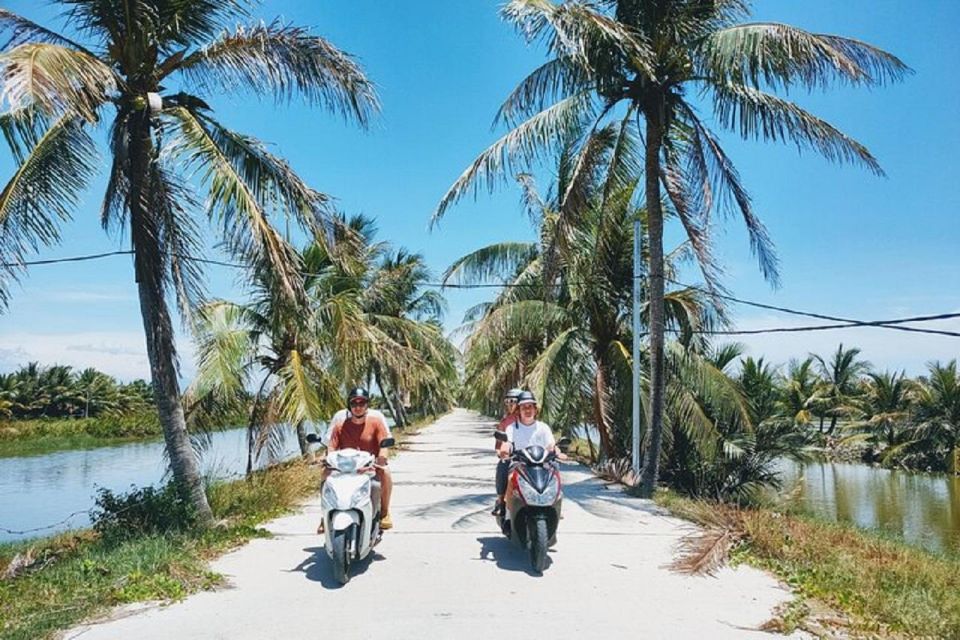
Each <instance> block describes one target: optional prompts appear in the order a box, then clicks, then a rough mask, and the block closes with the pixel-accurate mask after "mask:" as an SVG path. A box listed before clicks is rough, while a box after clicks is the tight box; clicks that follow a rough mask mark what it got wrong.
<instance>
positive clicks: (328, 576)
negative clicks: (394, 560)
mask: <svg viewBox="0 0 960 640" xmlns="http://www.w3.org/2000/svg"><path fill="white" fill-rule="evenodd" d="M303 551H304V552H305V553H309V554H310V555H309V556H308V557H306V558H304V560H303V562H301V563H300V564H298V565H297V566H295V567H294V568H293V569H290V571H291V572H293V571H301V572H303V574H304V575H305V576H306V578H307V580H310V581H312V582H319V583H320V584H322V585H323V587H324V588H326V589H340V588H341V587H343V586H344V585H342V584H340V583H339V582H338V581H337V579H336V578H335V577H333V564H332V563H331V561H330V557H329V556H327V550H326V548H324V547H306V548H305V549H303ZM385 559H386V557H385V556H383V555H380V554H379V553H377V552H376V551H373V552H372V553H371V554H370V555H368V556H367V557H366V558H364V559H363V560H361V561H360V562H355V563H353V564H351V565H350V577H351V579H352V578H355V577H357V576H359V575H361V574H363V573H366V571H367V569H368V568H369V567H370V565H371V564H373V563H374V562H377V561H380V560H385Z"/></svg>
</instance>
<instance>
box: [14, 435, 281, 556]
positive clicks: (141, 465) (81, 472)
mask: <svg viewBox="0 0 960 640" xmlns="http://www.w3.org/2000/svg"><path fill="white" fill-rule="evenodd" d="M298 451H299V449H298V448H297V441H296V438H295V437H293V436H292V434H291V436H290V437H288V438H286V442H285V443H284V450H283V453H282V455H281V456H280V458H283V459H286V458H289V457H291V456H293V455H296V454H297V453H298ZM268 462H271V461H268V460H261V465H263V464H266V463H268ZM246 465H247V440H246V430H245V429H231V430H229V431H220V432H216V433H213V434H212V435H211V443H210V446H209V447H208V448H207V449H206V451H205V453H204V454H203V456H202V459H201V469H202V471H203V473H204V475H206V476H208V477H213V478H225V477H228V476H231V475H235V474H242V473H243V472H244V471H245V469H246ZM166 471H167V465H166V461H165V458H164V455H163V442H150V443H134V444H126V445H120V446H116V447H102V448H98V449H89V450H78V451H61V452H57V453H50V454H46V455H41V456H29V457H22V458H0V527H2V528H3V529H4V530H0V542H6V541H10V540H19V539H23V538H30V537H35V536H41V535H49V534H51V533H54V532H56V531H63V530H66V529H76V528H82V527H85V526H87V525H89V524H90V519H89V517H88V516H87V515H86V514H80V515H76V516H74V517H72V518H70V520H69V521H67V522H66V523H64V524H62V525H60V526H58V527H56V528H54V529H49V530H45V531H41V532H36V533H29V534H20V533H10V532H9V531H5V530H14V531H22V530H26V529H33V528H34V527H42V526H45V525H49V524H53V523H54V522H58V521H60V520H63V519H64V518H66V517H67V516H68V515H70V514H71V513H73V512H75V511H84V510H88V509H90V508H91V507H93V506H94V496H95V493H96V489H97V488H98V487H104V488H106V489H110V490H112V491H128V490H129V489H130V487H131V485H135V486H137V487H144V486H148V485H156V484H158V483H160V482H161V481H162V480H164V479H165V477H164V476H165V474H166Z"/></svg>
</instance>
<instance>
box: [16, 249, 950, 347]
mask: <svg viewBox="0 0 960 640" xmlns="http://www.w3.org/2000/svg"><path fill="white" fill-rule="evenodd" d="M132 254H133V251H129V250H128V251H111V252H107V253H98V254H91V255H83V256H72V257H67V258H53V259H48V260H33V261H24V262H17V263H10V262H5V263H3V266H4V267H26V266H33V265H49V264H57V263H61V262H82V261H86V260H98V259H101V258H107V257H112V256H118V255H132ZM173 255H175V256H176V257H179V258H181V259H185V260H191V261H193V262H199V263H203V264H210V265H215V266H220V267H228V268H232V269H246V268H248V267H247V266H246V265H242V264H237V263H235V262H226V261H223V260H214V259H212V258H199V257H196V256H184V255H177V254H173ZM299 273H300V274H301V275H304V276H322V275H324V274H323V273H312V272H306V271H301V272H299ZM664 279H665V280H667V281H668V282H671V283H673V284H676V285H679V286H682V287H686V288H688V289H693V290H696V291H701V292H703V293H706V294H708V295H710V296H714V297H718V298H721V299H724V300H728V301H730V302H734V303H737V304H742V305H745V306H750V307H755V308H758V309H767V310H770V311H777V312H780V313H786V314H790V315H797V316H804V317H809V318H815V319H818V320H830V321H833V322H834V323H835V324H826V325H808V326H800V327H768V328H761V329H740V330H734V329H730V330H720V329H718V330H697V331H694V332H693V333H696V334H700V335H757V334H765V333H800V332H807V331H828V330H833V329H851V328H855V327H879V328H882V329H894V330H897V331H908V332H912V333H924V334H931V335H942V336H948V337H951V338H960V332H956V331H946V330H942V329H927V328H920V327H906V326H902V325H904V324H907V323H911V322H931V321H936V320H950V319H953V318H960V313H939V314H931V315H922V316H911V317H907V318H893V319H889V320H857V319H855V318H844V317H840V316H833V315H827V314H822V313H816V312H813V311H802V310H799V309H791V308H789V307H780V306H776V305H771V304H766V303H763V302H756V301H754V300H745V299H743V298H737V297H735V296H731V295H728V294H722V293H719V292H716V291H711V290H709V289H706V288H703V287H699V286H696V285H691V284H688V283H684V282H681V281H679V280H674V279H672V278H664ZM567 284H576V283H567ZM579 284H587V283H579ZM420 286H421V287H424V288H439V289H487V288H498V289H502V288H534V289H537V288H539V289H542V288H544V287H556V286H562V285H560V284H559V283H558V284H552V283H547V284H544V283H531V284H525V283H516V282H505V283H475V284H456V283H445V282H423V283H420Z"/></svg>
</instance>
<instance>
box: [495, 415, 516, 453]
mask: <svg viewBox="0 0 960 640" xmlns="http://www.w3.org/2000/svg"><path fill="white" fill-rule="evenodd" d="M511 424H513V423H511ZM504 433H506V434H507V441H506V442H499V441H498V442H499V443H500V444H502V445H503V446H502V447H500V448H499V449H498V450H497V454H498V455H499V456H500V457H501V458H509V457H510V454H511V453H513V429H511V428H510V427H509V426H508V427H507V428H506V430H504Z"/></svg>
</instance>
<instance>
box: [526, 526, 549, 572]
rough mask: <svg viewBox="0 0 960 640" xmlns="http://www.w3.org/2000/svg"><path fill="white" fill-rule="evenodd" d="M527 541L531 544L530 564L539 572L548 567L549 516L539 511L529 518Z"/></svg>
mask: <svg viewBox="0 0 960 640" xmlns="http://www.w3.org/2000/svg"><path fill="white" fill-rule="evenodd" d="M527 526H528V527H529V528H528V530H527V541H528V543H529V545H530V565H531V566H532V567H533V570H534V571H536V572H537V573H543V570H544V569H546V568H547V538H548V535H549V534H548V532H547V516H546V515H544V514H542V513H538V514H536V515H533V516H531V517H530V519H529V520H527Z"/></svg>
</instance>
